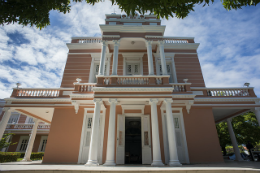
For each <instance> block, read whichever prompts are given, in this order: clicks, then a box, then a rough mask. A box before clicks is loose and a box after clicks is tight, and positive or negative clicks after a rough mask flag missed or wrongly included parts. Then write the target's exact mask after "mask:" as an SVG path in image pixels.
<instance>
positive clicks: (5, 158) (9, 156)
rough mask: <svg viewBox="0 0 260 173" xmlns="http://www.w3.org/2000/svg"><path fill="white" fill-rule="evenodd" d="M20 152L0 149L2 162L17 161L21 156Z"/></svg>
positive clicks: (0, 161)
mask: <svg viewBox="0 0 260 173" xmlns="http://www.w3.org/2000/svg"><path fill="white" fill-rule="evenodd" d="M20 156H21V153H19V152H1V151H0V163H2V162H16V161H17V159H18V158H20Z"/></svg>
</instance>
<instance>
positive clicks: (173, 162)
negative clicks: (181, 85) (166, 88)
mask: <svg viewBox="0 0 260 173" xmlns="http://www.w3.org/2000/svg"><path fill="white" fill-rule="evenodd" d="M164 102H165V104H166V117H167V119H166V121H167V131H168V133H167V134H168V143H169V152H170V153H169V155H170V160H169V166H181V163H180V162H179V158H178V151H177V145H176V134H175V126H174V121H173V117H172V105H171V103H172V102H173V101H172V99H165V100H164Z"/></svg>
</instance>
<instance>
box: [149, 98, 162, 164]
mask: <svg viewBox="0 0 260 173" xmlns="http://www.w3.org/2000/svg"><path fill="white" fill-rule="evenodd" d="M149 103H150V105H151V119H152V142H153V163H152V166H164V164H163V163H162V159H161V148H160V139H159V128H158V117H157V103H158V100H157V99H150V101H149Z"/></svg>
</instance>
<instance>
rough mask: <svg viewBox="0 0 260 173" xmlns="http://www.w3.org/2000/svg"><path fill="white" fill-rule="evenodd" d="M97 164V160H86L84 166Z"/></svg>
mask: <svg viewBox="0 0 260 173" xmlns="http://www.w3.org/2000/svg"><path fill="white" fill-rule="evenodd" d="M98 165H99V163H98V162H97V160H88V162H87V163H86V164H85V166H98Z"/></svg>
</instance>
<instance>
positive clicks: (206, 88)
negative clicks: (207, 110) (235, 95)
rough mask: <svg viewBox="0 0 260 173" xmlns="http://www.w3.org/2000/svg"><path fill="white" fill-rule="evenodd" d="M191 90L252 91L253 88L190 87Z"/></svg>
mask: <svg viewBox="0 0 260 173" xmlns="http://www.w3.org/2000/svg"><path fill="white" fill-rule="evenodd" d="M190 88H191V89H196V90H200V89H202V90H211V89H214V90H215V89H216V90H225V89H254V87H218V88H216V87H215V88H214V87H190Z"/></svg>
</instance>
